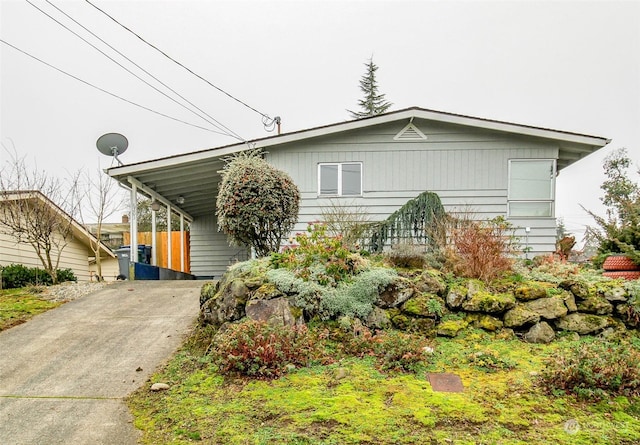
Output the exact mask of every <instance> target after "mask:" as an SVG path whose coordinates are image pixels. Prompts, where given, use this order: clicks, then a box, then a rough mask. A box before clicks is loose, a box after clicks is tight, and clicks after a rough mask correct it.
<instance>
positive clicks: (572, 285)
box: [558, 280, 589, 300]
mask: <svg viewBox="0 0 640 445" xmlns="http://www.w3.org/2000/svg"><path fill="white" fill-rule="evenodd" d="M558 287H560V288H561V289H564V290H568V291H569V292H571V293H572V294H573V295H575V296H576V298H578V299H580V300H584V299H585V298H587V297H588V296H589V286H588V285H587V284H586V283H584V282H582V281H575V280H566V281H563V282H562V283H560V284H559V285H558Z"/></svg>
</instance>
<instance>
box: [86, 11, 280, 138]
mask: <svg viewBox="0 0 640 445" xmlns="http://www.w3.org/2000/svg"><path fill="white" fill-rule="evenodd" d="M85 1H86V2H87V3H89V4H90V5H91V6H93V7H94V8H95V9H97V10H98V11H100V12H101V13H102V14H104V15H105V16H107V17H109V18H110V19H111V20H113V21H114V22H115V23H116V24H118V25H119V26H120V27H122V28H124V29H125V30H127V31H129V32H130V33H131V34H133V35H134V36H136V37H137V38H138V39H140V40H142V41H143V42H144V43H146V44H147V45H149V46H150V47H151V48H153V49H155V50H156V51H158V52H159V53H160V54H162V55H163V56H165V57H166V58H167V59H169V60H171V61H172V62H173V63H175V64H177V65H178V66H180V67H182V68H183V69H185V70H187V71H188V72H189V73H191V74H192V75H194V76H196V77H197V78H198V79H200V80H202V81H204V82H206V83H207V84H209V85H210V86H212V87H213V88H215V89H216V90H218V91H220V92H221V93H223V94H225V95H226V96H227V97H229V98H231V99H233V100H235V101H236V102H238V103H240V104H242V105H244V106H245V107H247V108H248V109H250V110H252V111H255V112H256V113H258V114H259V115H261V116H262V117H263V118H265V119H267V121H268V122H269V124H268V125H271V124H272V123H273V122H274V121H275V119H277V118H271V117H269V115H268V114H266V113H263V112H261V111H258V110H256V109H255V108H253V107H252V106H251V105H248V104H247V103H245V102H243V101H241V100H240V99H238V98H237V97H235V96H233V95H231V94H229V93H227V92H226V91H225V90H223V89H222V88H220V87H218V86H216V85H214V84H213V83H211V82H209V81H208V80H207V79H205V78H204V77H202V76H201V75H199V74H197V73H195V72H193V71H192V70H191V69H190V68H187V67H186V66H184V65H183V64H182V63H180V62H178V61H177V60H175V59H174V58H173V57H171V56H170V55H168V54H167V53H165V52H164V51H162V50H161V49H160V48H158V47H156V46H154V45H153V44H151V43H149V42H147V41H146V40H145V39H144V38H142V37H141V36H140V35H138V34H137V33H136V32H134V31H132V30H131V29H129V28H127V27H126V26H125V25H123V24H122V23H120V22H119V21H118V20H116V19H115V18H113V17H112V16H110V15H109V14H108V13H106V12H105V11H103V10H102V9H100V8H99V7H97V6H96V5H94V4H93V3H91V2H90V1H89V0H85ZM265 126H267V125H266V124H265Z"/></svg>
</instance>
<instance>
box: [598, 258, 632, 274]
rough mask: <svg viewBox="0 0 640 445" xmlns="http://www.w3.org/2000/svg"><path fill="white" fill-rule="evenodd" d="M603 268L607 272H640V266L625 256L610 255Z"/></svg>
mask: <svg viewBox="0 0 640 445" xmlns="http://www.w3.org/2000/svg"><path fill="white" fill-rule="evenodd" d="M602 268H603V269H604V270H606V271H617V270H640V266H638V265H637V264H636V263H634V262H633V261H631V259H630V258H629V257H627V256H625V255H610V256H608V257H607V259H606V260H604V263H603V264H602Z"/></svg>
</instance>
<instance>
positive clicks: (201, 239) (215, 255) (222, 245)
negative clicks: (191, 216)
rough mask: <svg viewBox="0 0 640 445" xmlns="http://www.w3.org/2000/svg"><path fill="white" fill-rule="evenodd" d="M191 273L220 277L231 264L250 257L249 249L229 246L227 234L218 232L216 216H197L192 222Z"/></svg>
mask: <svg viewBox="0 0 640 445" xmlns="http://www.w3.org/2000/svg"><path fill="white" fill-rule="evenodd" d="M190 243H191V246H190V247H191V273H192V274H193V275H195V276H203V277H210V276H213V277H216V278H218V277H220V276H222V274H224V272H225V271H226V270H227V268H228V267H229V265H231V264H233V263H235V262H237V261H244V260H246V259H247V258H248V252H247V249H245V248H242V247H237V246H229V242H228V240H227V235H225V234H224V233H222V232H218V226H217V221H216V218H215V216H209V217H205V218H197V219H196V220H194V221H193V223H192V224H191V238H190Z"/></svg>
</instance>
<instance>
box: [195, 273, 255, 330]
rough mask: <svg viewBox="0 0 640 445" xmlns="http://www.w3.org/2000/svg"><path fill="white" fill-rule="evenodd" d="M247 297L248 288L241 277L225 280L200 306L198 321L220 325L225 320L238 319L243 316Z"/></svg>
mask: <svg viewBox="0 0 640 445" xmlns="http://www.w3.org/2000/svg"><path fill="white" fill-rule="evenodd" d="M248 299H249V288H248V287H247V286H245V285H244V283H243V281H242V279H240V278H236V279H235V280H233V281H226V282H225V284H224V285H222V284H221V286H220V289H219V290H218V292H217V293H216V294H215V295H214V296H213V297H211V298H209V299H208V300H207V301H205V302H204V304H203V305H202V307H201V308H200V322H201V323H202V324H212V325H214V326H220V325H222V324H223V323H225V322H227V321H236V320H240V319H241V318H243V317H244V316H245V304H246V303H247V300H248Z"/></svg>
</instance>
